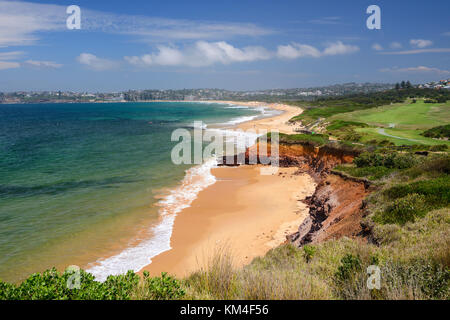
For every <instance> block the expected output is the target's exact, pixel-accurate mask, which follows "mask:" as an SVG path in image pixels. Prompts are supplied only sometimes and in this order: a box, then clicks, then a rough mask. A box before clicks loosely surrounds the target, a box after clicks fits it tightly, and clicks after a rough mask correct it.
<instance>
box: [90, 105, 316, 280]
mask: <svg viewBox="0 0 450 320" xmlns="http://www.w3.org/2000/svg"><path fill="white" fill-rule="evenodd" d="M192 103H196V102H194V101H192ZM207 103H217V104H226V105H230V106H243V107H248V108H255V109H256V110H258V109H259V111H261V115H260V116H256V117H255V118H253V119H251V120H247V121H244V122H238V123H235V124H230V125H225V127H223V126H221V125H219V124H218V125H214V124H212V125H211V128H209V129H211V130H216V129H219V130H224V131H236V129H237V130H243V131H245V130H253V131H254V132H255V130H259V129H266V130H268V131H269V130H270V129H278V130H279V131H280V132H282V133H288V134H289V133H294V132H295V131H294V128H295V126H294V125H291V124H289V123H287V121H288V120H289V119H290V118H292V117H293V116H295V115H298V114H299V113H301V112H302V111H303V110H302V109H301V108H299V107H294V106H289V105H283V104H278V103H262V102H256V101H254V102H243V103H241V102H236V101H208V102H207ZM261 108H264V109H271V110H277V111H281V113H278V112H277V114H273V113H272V114H270V113H269V114H267V113H266V114H265V112H263V111H262V110H261ZM207 130H208V129H207ZM249 134H250V133H249ZM250 135H251V136H256V135H255V134H254V133H253V134H250ZM250 144H251V145H253V144H254V141H253V142H250ZM251 145H248V147H250V146H251ZM211 161H212V159H211ZM211 161H207V162H208V163H209V162H211ZM212 162H214V163H216V162H215V161H212ZM249 168H250V167H249ZM249 168H245V167H237V168H232V169H231V170H235V171H233V173H232V172H228V170H230V169H229V168H228V170H227V168H224V167H216V166H215V165H213V166H211V165H207V164H206V163H203V164H201V165H196V166H193V167H191V168H190V169H188V170H187V171H186V173H185V176H184V178H183V179H182V181H181V184H180V185H178V186H175V187H174V188H173V189H170V191H168V192H167V193H166V192H165V194H164V195H157V197H158V198H160V199H161V200H160V201H159V202H158V203H157V204H156V205H157V206H159V207H160V209H159V210H158V211H159V219H158V222H156V223H155V224H153V225H152V226H150V230H149V232H150V233H151V234H153V236H151V237H150V238H148V239H142V241H140V242H138V243H135V244H134V245H133V246H129V247H126V248H123V249H122V250H120V251H116V252H114V253H113V254H112V255H109V256H106V257H103V258H101V259H98V260H96V261H93V262H90V263H89V264H88V266H87V269H86V270H87V271H88V272H90V273H92V274H94V276H95V277H96V278H97V279H98V280H99V281H103V280H105V279H106V277H107V276H108V275H109V274H118V273H117V272H119V273H123V272H126V271H127V270H128V269H130V268H131V269H133V270H134V271H137V272H142V271H143V270H149V271H150V272H151V273H152V274H153V273H154V270H156V269H158V266H161V271H169V272H174V271H173V270H174V269H173V268H174V267H176V263H175V262H174V261H186V263H187V264H191V266H192V269H195V268H194V263H193V261H194V260H195V259H197V258H198V255H199V253H198V249H199V248H202V249H201V250H210V249H206V248H207V247H210V246H209V245H208V244H207V242H208V241H206V240H207V239H210V238H211V237H213V236H212V235H214V234H218V232H219V230H222V231H220V233H221V234H222V236H221V239H216V240H215V241H218V240H223V239H224V238H230V237H231V234H232V233H236V230H239V229H240V226H241V221H242V218H243V219H249V218H248V217H250V216H251V217H252V219H251V220H250V221H252V220H253V221H255V220H261V219H260V215H261V214H265V215H269V216H270V213H271V212H267V211H265V209H266V208H264V207H262V208H260V214H259V215H258V214H257V213H255V212H254V209H253V207H255V205H256V204H259V203H261V202H264V200H265V199H267V198H268V197H270V196H271V195H272V194H273V193H272V191H271V187H272V186H273V185H276V184H280V188H279V192H281V193H283V188H282V187H281V186H282V184H283V183H285V181H286V180H285V179H284V178H285V176H286V174H287V175H288V177H290V178H292V181H293V180H298V181H297V182H296V183H295V184H296V185H297V186H298V185H299V183H300V184H302V183H303V182H302V181H308V185H312V184H313V182H311V181H309V180H308V179H309V178H310V177H309V176H305V177H301V178H300V177H299V175H297V174H293V172H289V173H285V174H284V175H280V176H278V175H273V176H271V177H270V179H259V178H258V176H259V170H258V171H255V172H253V173H252V172H251V170H253V169H255V166H253V167H251V168H252V169H249ZM292 169H295V168H292ZM249 170H250V171H249ZM256 173H258V174H256ZM223 175H229V177H228V178H226V180H227V181H229V182H230V183H229V185H233V186H234V187H233V188H231V189H229V188H228V189H227V188H225V189H223V190H222V191H221V192H219V195H220V196H218V194H217V192H215V191H214V190H216V188H217V185H220V186H219V187H220V188H221V187H222V186H221V184H222V181H223V179H222V178H221V177H222V176H223ZM241 176H247V178H248V179H244V180H242V179H241ZM303 184H304V183H303ZM244 185H245V186H247V188H240V187H243V186H244ZM220 188H219V189H220ZM245 189H247V191H245V192H244V191H239V192H237V190H245ZM253 189H254V190H258V193H259V194H260V195H261V196H260V198H258V199H255V200H254V201H253V202H248V201H247V200H245V198H246V194H248V193H249V192H252V190H253ZM296 189H298V188H296ZM301 189H302V190H303V189H305V190H306V187H305V188H301ZM297 191H298V190H297ZM300 191H301V190H300ZM312 192H313V189H311V190H309V194H306V195H304V196H303V197H300V198H299V195H298V194H297V195H296V196H293V198H291V196H292V194H290V195H287V196H286V197H283V201H284V202H283V203H282V204H281V207H282V208H284V209H283V210H284V211H285V213H286V214H284V215H283V218H282V219H281V220H280V219H278V220H277V218H276V217H272V218H270V219H269V220H268V221H270V223H269V224H268V225H270V228H267V225H263V226H260V227H259V229H252V228H251V226H249V228H246V229H249V230H250V229H251V230H252V232H251V233H250V234H251V235H252V236H253V238H252V239H250V238H248V237H247V238H246V240H245V241H246V242H251V243H253V242H255V241H256V238H257V236H261V233H263V234H264V235H266V236H267V235H268V234H270V237H271V243H272V244H271V245H270V246H267V245H265V244H262V243H260V242H258V241H256V242H258V243H259V245H258V249H257V250H256V251H255V252H258V254H256V255H255V254H254V252H247V253H245V254H244V255H242V257H240V256H239V255H238V254H236V256H239V257H240V258H239V259H238V260H239V261H240V262H239V265H242V264H245V263H248V262H250V261H247V258H246V259H243V257H252V258H253V257H255V256H258V255H264V254H265V253H266V252H267V251H268V250H269V249H270V248H272V247H276V246H278V245H280V244H281V243H283V242H284V241H285V235H286V233H287V232H289V233H291V231H292V232H293V231H295V228H297V227H298V225H299V224H300V223H301V222H302V220H303V218H304V217H303V216H302V217H301V220H298V219H299V217H298V216H297V215H296V213H298V211H299V208H298V205H297V200H303V199H304V197H306V196H307V195H311V194H312ZM297 193H298V192H297ZM224 197H225V198H228V199H234V198H242V199H244V200H242V202H243V203H245V204H246V207H247V209H246V210H244V211H241V212H240V216H241V217H242V218H239V219H236V220H235V221H233V223H231V222H230V219H231V218H230V217H228V218H226V219H225V220H224V221H222V223H221V225H224V224H227V225H229V226H230V228H228V229H226V230H224V229H221V228H220V225H219V226H216V227H214V228H212V229H208V230H209V231H208V232H204V230H203V229H204V228H206V227H207V226H208V225H209V224H208V221H211V219H213V220H214V219H216V217H217V216H223V214H222V213H221V211H223V208H227V209H226V212H227V213H230V215H233V214H235V213H237V212H238V211H239V210H240V209H239V207H236V206H232V207H227V206H226V205H227V203H224V204H221V205H215V206H213V205H209V204H208V201H209V200H213V201H214V200H215V199H219V198H224ZM205 199H206V200H207V201H206V202H205ZM276 200H277V199H274V201H276ZM230 202H233V200H230ZM269 205H270V203H269ZM192 207H194V208H196V209H195V210H196V211H195V213H194V215H195V216H199V217H202V218H201V219H200V221H198V222H197V223H196V226H201V228H200V229H197V230H196V236H197V237H189V236H188V237H184V238H183V237H182V238H183V240H182V241H178V240H175V239H178V238H179V235H183V234H185V231H184V230H186V229H188V230H189V229H192V226H191V223H190V221H189V219H187V220H186V219H185V216H186V215H190V214H189V212H190V211H192V209H191V208H192ZM269 207H270V206H269ZM205 210H206V211H208V212H209V213H210V214H209V215H208V214H206V215H205V214H204V212H205ZM214 210H216V211H214ZM212 211H214V212H213V213H211V212H212ZM300 211H301V210H300ZM191 215H192V214H191ZM274 225H276V226H277V230H273V228H274V227H273V226H274ZM236 227H238V229H236ZM282 227H283V228H284V229H285V230H284V231H285V232H284V233H283V232H282V231H280V230H278V229H280V228H282ZM290 227H292V228H291V229H292V230H290V229H289V228H290ZM261 230H264V231H261ZM233 237H235V238H237V239H239V238H242V237H240V235H237V236H233ZM255 237H256V238H255ZM272 238H273V239H272ZM274 239H277V240H274ZM155 241H156V242H158V247H159V248H160V249H158V250H156V251H155V248H154V247H155ZM205 241H206V242H205ZM241 241H244V239H241ZM219 242H220V241H219ZM222 242H223V241H222ZM187 247H189V248H190V249H189V250H188V249H187ZM232 247H233V251H236V249H237V250H238V251H239V246H232ZM247 247H248V246H246V248H247ZM149 250H150V251H149ZM133 256H134V258H133ZM166 256H168V257H169V258H170V257H172V258H170V259H169V260H170V261H169V260H167V258H165V257H166ZM173 257H175V258H173ZM194 257H195V259H194ZM130 259H133V260H132V261H130ZM136 259H137V260H136ZM164 259H166V261H167V262H166V263H161V262H160V261H164ZM244 260H245V261H244ZM126 266H128V267H126ZM124 268H125V269H124Z"/></svg>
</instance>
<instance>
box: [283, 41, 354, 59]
mask: <svg viewBox="0 0 450 320" xmlns="http://www.w3.org/2000/svg"><path fill="white" fill-rule="evenodd" d="M357 51H359V47H358V46H354V45H347V44H344V43H342V41H337V42H334V43H330V44H328V46H327V47H326V48H325V49H324V50H323V51H322V52H321V51H320V50H319V49H317V48H315V47H313V46H310V45H305V44H300V43H292V44H288V45H282V46H278V50H277V57H279V58H283V59H297V58H302V57H312V58H319V57H322V56H335V55H341V54H350V53H354V52H357Z"/></svg>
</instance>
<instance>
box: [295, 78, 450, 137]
mask: <svg viewBox="0 0 450 320" xmlns="http://www.w3.org/2000/svg"><path fill="white" fill-rule="evenodd" d="M406 84H407V82H405V86H404V87H401V84H399V88H398V89H397V90H395V89H394V90H388V91H384V92H375V93H369V94H357V95H349V96H342V97H334V98H326V99H318V100H316V101H313V102H310V103H308V104H306V103H305V102H297V103H295V102H291V104H294V105H299V106H301V107H302V108H304V109H305V110H304V112H303V113H302V114H300V115H298V116H296V117H294V118H292V119H291V120H290V121H292V122H297V121H300V122H301V123H302V125H304V126H306V127H307V128H309V129H311V130H312V128H314V130H317V129H318V130H319V132H321V133H323V134H327V135H329V136H332V137H335V138H337V139H338V140H342V141H348V142H351V143H362V144H370V145H378V146H387V145H397V146H402V145H415V144H424V145H440V144H441V145H442V144H445V145H450V142H449V141H444V140H437V139H436V138H444V137H445V134H446V133H445V132H446V131H445V130H447V131H448V123H449V122H450V102H448V100H450V92H449V91H448V90H430V89H417V88H412V87H410V86H407V85H406ZM436 125H441V126H442V128H440V127H439V128H436V129H435V130H434V131H429V132H428V133H427V134H425V131H427V130H430V129H431V128H433V127H436ZM446 126H447V127H446ZM446 128H447V129H446ZM433 132H434V133H433ZM447 134H448V132H447Z"/></svg>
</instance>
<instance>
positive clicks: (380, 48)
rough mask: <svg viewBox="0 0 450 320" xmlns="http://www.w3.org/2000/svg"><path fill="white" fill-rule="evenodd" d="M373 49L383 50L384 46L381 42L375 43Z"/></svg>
mask: <svg viewBox="0 0 450 320" xmlns="http://www.w3.org/2000/svg"><path fill="white" fill-rule="evenodd" d="M372 49H373V50H376V51H383V47H382V46H381V45H380V44H379V43H374V44H373V45H372Z"/></svg>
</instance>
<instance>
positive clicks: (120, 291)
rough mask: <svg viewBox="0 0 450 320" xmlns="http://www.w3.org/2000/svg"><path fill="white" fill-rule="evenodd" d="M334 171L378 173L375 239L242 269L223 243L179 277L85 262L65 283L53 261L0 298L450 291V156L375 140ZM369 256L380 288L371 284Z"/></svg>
mask: <svg viewBox="0 0 450 320" xmlns="http://www.w3.org/2000/svg"><path fill="white" fill-rule="evenodd" d="M335 170H338V171H345V172H346V173H347V174H350V175H353V173H357V176H360V177H365V178H368V177H371V179H372V180H373V185H374V191H373V192H372V193H371V194H370V196H369V197H368V198H366V200H365V202H366V205H365V209H364V210H366V213H365V218H363V220H362V221H361V224H362V225H363V226H364V227H365V228H367V229H368V230H370V235H369V237H368V238H367V240H368V241H361V240H360V239H359V238H356V239H349V238H341V239H336V240H328V241H325V242H322V243H317V244H308V245H305V246H303V247H302V248H297V247H294V246H292V245H283V246H280V247H278V248H275V249H273V250H271V251H269V252H268V253H267V254H266V255H265V256H264V257H259V258H256V259H254V260H253V261H252V262H251V263H250V264H249V265H247V266H245V267H243V268H235V267H234V264H233V259H232V254H230V253H229V252H227V251H226V250H225V249H224V250H219V251H218V252H217V254H216V255H215V256H213V257H211V260H210V263H209V265H208V266H207V267H206V268H205V269H202V270H200V271H197V272H195V273H193V274H191V275H190V276H188V277H187V278H185V279H182V280H177V279H175V278H172V277H170V276H168V275H166V274H162V276H161V277H154V278H151V277H149V275H148V273H144V275H143V277H139V276H138V275H136V274H135V273H133V272H131V271H130V272H128V273H127V274H126V275H121V276H110V277H108V279H107V280H106V281H105V282H103V283H99V282H96V281H94V278H93V276H92V275H90V274H88V273H86V272H84V271H81V273H80V275H81V281H80V285H81V287H80V289H68V288H67V280H68V279H69V277H70V276H71V275H73V273H70V272H66V273H63V274H58V273H57V272H56V270H54V269H53V270H49V271H46V272H44V273H43V274H35V275H32V276H30V277H29V278H28V279H27V280H25V281H24V282H22V283H21V284H19V285H13V284H9V283H5V282H0V299H124V300H125V299H444V300H448V299H450V286H449V284H450V254H449V253H450V252H449V250H448V248H449V247H450V246H449V245H450V234H449V232H450V210H449V205H450V191H449V190H450V179H449V174H450V156H449V155H448V154H447V153H443V154H429V155H428V156H418V155H414V154H413V153H412V152H409V151H407V152H405V151H401V152H398V153H396V152H394V151H392V150H390V151H389V152H388V153H386V152H385V151H384V150H383V148H378V149H375V150H373V151H372V152H371V153H362V154H361V155H360V156H358V157H356V158H355V160H354V163H353V164H347V165H343V166H338V167H336V168H335ZM370 265H376V266H378V267H379V268H380V270H381V288H380V289H369V288H368V287H367V285H366V283H367V279H368V274H367V268H368V266H370Z"/></svg>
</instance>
